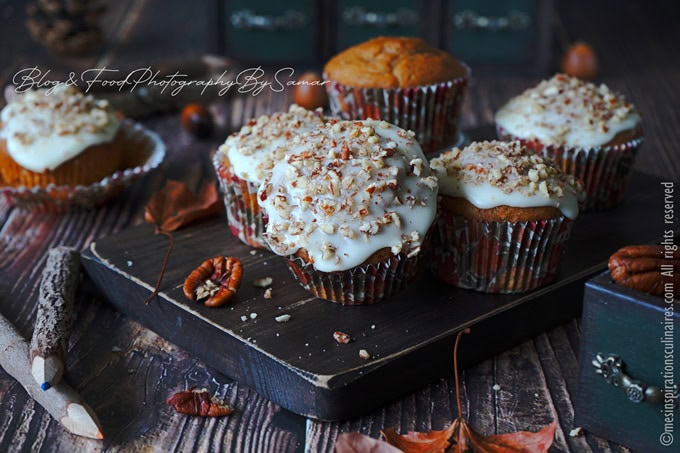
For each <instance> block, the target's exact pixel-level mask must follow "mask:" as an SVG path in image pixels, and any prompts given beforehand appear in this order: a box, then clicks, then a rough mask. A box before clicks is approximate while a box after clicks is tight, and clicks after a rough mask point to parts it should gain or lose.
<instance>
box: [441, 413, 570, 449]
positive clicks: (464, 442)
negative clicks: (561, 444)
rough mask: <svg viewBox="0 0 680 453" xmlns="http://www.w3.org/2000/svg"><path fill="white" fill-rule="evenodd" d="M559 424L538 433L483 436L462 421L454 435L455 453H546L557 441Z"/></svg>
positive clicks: (551, 425) (550, 425)
mask: <svg viewBox="0 0 680 453" xmlns="http://www.w3.org/2000/svg"><path fill="white" fill-rule="evenodd" d="M556 429H557V422H552V423H551V424H549V425H548V426H546V427H545V428H543V429H542V430H540V431H539V432H537V433H533V432H530V431H518V432H515V433H507V434H494V435H492V436H483V435H481V434H479V433H477V432H476V431H474V430H473V429H472V428H471V427H470V425H468V423H467V422H466V421H465V420H460V424H459V426H458V429H457V430H456V432H455V433H454V441H455V442H456V444H455V447H454V449H453V451H454V452H456V453H457V452H461V453H462V452H467V451H470V452H474V453H510V452H512V453H546V452H547V451H548V449H549V448H550V446H551V445H552V443H553V440H554V439H555V430H556Z"/></svg>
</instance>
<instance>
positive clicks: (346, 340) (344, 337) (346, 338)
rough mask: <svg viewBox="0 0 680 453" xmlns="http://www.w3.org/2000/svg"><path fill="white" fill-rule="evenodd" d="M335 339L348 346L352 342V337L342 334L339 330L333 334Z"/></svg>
mask: <svg viewBox="0 0 680 453" xmlns="http://www.w3.org/2000/svg"><path fill="white" fill-rule="evenodd" d="M333 338H334V339H335V341H337V342H338V343H340V344H347V343H349V342H350V341H352V337H350V336H349V335H348V334H346V333H345V332H340V331H339V330H337V331H335V332H333Z"/></svg>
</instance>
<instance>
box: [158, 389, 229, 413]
mask: <svg viewBox="0 0 680 453" xmlns="http://www.w3.org/2000/svg"><path fill="white" fill-rule="evenodd" d="M166 403H167V404H168V406H172V407H174V408H175V410H176V411H177V412H179V413H180V414H187V415H198V416H201V417H222V416H224V415H230V414H231V413H232V412H234V410H233V409H232V408H231V406H229V405H228V404H225V403H224V402H222V401H220V400H218V399H217V398H214V397H211V396H210V393H208V391H207V390H205V389H204V390H194V389H193V388H190V389H188V390H183V391H181V392H177V393H175V394H174V395H172V396H171V397H170V398H168V400H167V401H166Z"/></svg>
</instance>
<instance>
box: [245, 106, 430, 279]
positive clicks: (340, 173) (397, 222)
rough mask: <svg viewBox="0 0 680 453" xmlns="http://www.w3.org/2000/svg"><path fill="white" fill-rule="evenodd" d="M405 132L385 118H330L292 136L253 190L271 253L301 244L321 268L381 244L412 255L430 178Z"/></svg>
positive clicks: (422, 230) (425, 214) (344, 263)
mask: <svg viewBox="0 0 680 453" xmlns="http://www.w3.org/2000/svg"><path fill="white" fill-rule="evenodd" d="M413 136H414V134H413V132H410V131H408V132H407V131H405V130H403V129H401V128H399V127H397V126H394V125H391V124H389V123H387V122H385V121H374V120H366V121H336V120H330V121H329V122H328V123H327V124H326V125H325V126H324V127H322V128H320V129H318V130H315V131H312V132H309V133H306V134H303V135H301V136H297V137H294V138H293V143H292V145H291V147H290V150H289V152H288V154H287V155H286V158H284V160H282V161H280V162H279V163H278V164H276V166H275V167H274V169H273V170H272V173H271V176H270V177H269V178H268V179H267V180H266V181H265V182H264V183H263V184H262V186H260V191H259V193H258V202H259V204H260V206H261V207H262V208H263V209H264V211H265V213H266V215H267V216H268V218H269V220H268V223H267V231H266V233H265V234H264V237H265V240H266V241H267V243H268V244H269V245H270V247H271V248H272V250H273V251H274V252H275V253H277V254H279V255H284V256H286V255H292V254H294V253H296V252H297V251H298V250H300V249H304V250H305V251H306V252H307V255H308V257H309V261H310V262H311V263H313V265H314V267H315V268H316V269H317V270H320V271H323V272H331V271H339V270H346V269H350V268H352V267H355V266H358V265H360V264H362V263H363V262H364V261H366V260H367V259H368V258H369V257H370V256H371V255H373V254H374V253H375V252H377V251H379V250H382V249H389V250H391V252H392V253H393V254H394V255H397V254H399V253H401V252H404V253H406V254H408V255H410V256H412V255H415V254H417V253H418V252H419V251H420V247H421V244H422V240H423V238H424V237H425V235H426V233H427V231H428V230H429V228H430V225H431V224H432V222H433V220H434V216H435V210H436V204H437V179H436V178H434V177H433V176H431V171H430V168H429V166H428V164H427V160H426V159H425V157H424V155H423V152H422V150H421V149H420V145H418V143H417V142H416V141H415V139H414V138H413Z"/></svg>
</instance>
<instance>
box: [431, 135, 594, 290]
mask: <svg viewBox="0 0 680 453" xmlns="http://www.w3.org/2000/svg"><path fill="white" fill-rule="evenodd" d="M431 167H432V171H433V172H434V174H435V175H436V176H437V178H438V179H439V185H440V190H439V193H440V216H439V219H438V222H437V230H436V231H437V232H436V234H435V235H434V237H433V247H432V248H433V255H434V259H433V264H432V268H433V271H434V273H435V274H436V275H437V276H438V277H439V278H440V279H442V280H444V281H445V282H447V283H448V284H451V285H454V286H458V287H461V288H468V289H474V290H477V291H484V292H491V293H514V292H522V291H529V290H532V289H536V288H539V287H541V286H544V285H546V284H548V283H549V282H550V281H552V280H553V279H554V277H555V274H556V271H557V265H558V262H559V259H560V256H561V254H562V252H563V249H564V246H565V244H566V242H567V239H568V237H569V233H570V231H571V227H572V224H573V221H574V219H576V217H577V216H578V213H579V199H580V198H581V197H582V189H581V187H580V184H579V183H578V182H577V181H575V179H574V177H573V176H571V175H566V174H564V173H563V172H562V171H560V170H559V169H558V168H556V167H554V166H553V165H552V162H551V161H550V159H548V158H546V157H544V156H542V155H540V154H537V153H535V152H534V151H531V150H529V149H527V148H526V147H525V146H523V145H522V144H521V143H520V142H517V141H515V142H497V141H494V142H476V143H472V144H471V145H470V146H468V147H466V148H464V149H462V150H460V149H458V148H454V149H452V150H450V151H447V152H445V153H444V154H442V155H441V156H440V157H437V158H435V159H433V160H432V162H431Z"/></svg>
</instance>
